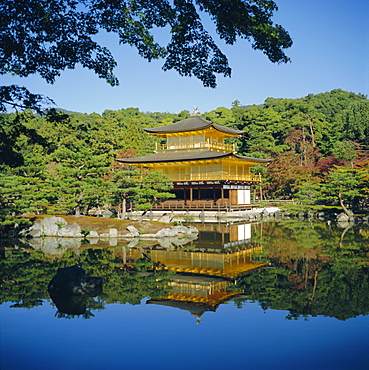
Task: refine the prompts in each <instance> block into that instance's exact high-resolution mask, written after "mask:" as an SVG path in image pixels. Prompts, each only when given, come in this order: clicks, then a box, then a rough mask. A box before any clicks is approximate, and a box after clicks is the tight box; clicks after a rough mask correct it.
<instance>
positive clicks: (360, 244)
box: [0, 221, 369, 320]
mask: <svg viewBox="0 0 369 370" xmlns="http://www.w3.org/2000/svg"><path fill="white" fill-rule="evenodd" d="M368 236H369V232H368V229H364V228H362V227H361V228H358V227H356V226H353V227H352V228H348V229H341V228H338V227H337V226H335V225H331V226H327V225H326V224H325V223H318V222H314V223H306V222H296V221H294V222H291V221H283V222H278V223H277V222H267V223H262V224H257V225H256V224H255V225H253V230H252V240H253V242H255V243H261V245H262V246H263V252H262V253H263V254H262V255H261V256H259V257H258V258H257V259H256V258H255V255H253V262H258V261H259V262H269V263H270V264H271V267H270V268H267V269H259V270H255V271H253V272H251V273H249V274H247V275H245V276H242V277H239V278H237V285H236V286H235V287H233V289H235V290H236V291H238V290H243V291H244V292H245V296H244V298H243V299H241V298H238V299H237V301H236V302H237V304H238V305H240V306H242V304H243V302H244V301H245V300H246V299H247V300H255V301H259V302H260V304H261V306H262V308H263V309H268V308H273V309H283V310H288V311H289V314H288V318H289V319H293V318H298V317H304V316H305V317H306V316H310V315H311V316H315V315H327V316H332V317H336V318H338V319H342V320H345V319H347V318H349V317H355V316H357V315H359V314H368V313H369V302H368V299H367V297H368V296H369V272H368V270H369V267H368V266H369V262H368V261H369V243H368ZM76 264H77V265H81V266H82V267H83V268H84V270H85V272H86V274H87V275H89V276H96V277H101V278H102V279H103V295H101V296H99V297H86V311H85V312H84V313H83V315H84V316H83V317H85V316H86V318H88V317H92V316H93V312H96V311H99V310H102V309H104V307H105V304H107V303H122V304H124V303H130V304H140V302H141V300H142V299H143V298H145V297H151V298H159V297H164V296H166V295H167V294H168V293H169V291H170V287H169V284H168V282H169V281H170V278H171V274H170V273H168V272H167V271H165V270H160V271H157V270H156V268H155V265H154V264H153V262H152V261H150V259H149V258H148V255H146V254H145V253H142V250H141V251H140V250H137V249H128V248H127V249H126V248H123V249H122V248H121V247H117V248H105V249H103V248H101V249H79V250H78V251H72V250H68V251H67V252H65V253H64V255H63V256H62V257H61V256H56V255H53V256H46V255H44V254H43V253H42V252H41V251H34V250H32V249H29V248H28V249H27V247H26V246H22V245H20V246H19V247H18V248H3V249H2V250H0V280H1V290H0V303H3V302H13V304H12V307H24V308H32V307H36V306H38V305H41V304H42V300H45V299H46V300H49V299H50V297H49V295H48V291H47V286H48V284H49V282H50V281H51V279H52V278H53V276H54V275H55V273H56V271H57V269H58V268H60V267H66V266H72V265H76ZM57 315H59V317H68V318H71V317H73V315H72V316H71V315H69V316H66V315H65V314H63V313H59V312H58V313H57Z"/></svg>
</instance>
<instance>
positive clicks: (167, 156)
mask: <svg viewBox="0 0 369 370" xmlns="http://www.w3.org/2000/svg"><path fill="white" fill-rule="evenodd" d="M225 157H234V158H238V159H242V160H245V161H250V162H257V163H268V162H270V161H271V159H261V158H252V157H243V156H240V155H237V154H233V153H231V152H228V153H220V152H212V151H202V152H190V151H189V152H183V153H158V154H150V155H144V156H142V157H135V158H119V159H117V161H118V162H121V163H125V164H144V163H168V162H188V161H199V160H202V161H204V160H211V159H219V158H225Z"/></svg>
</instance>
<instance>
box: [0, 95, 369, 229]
mask: <svg viewBox="0 0 369 370" xmlns="http://www.w3.org/2000/svg"><path fill="white" fill-rule="evenodd" d="M189 116H190V112H189V111H186V110H184V111H182V112H180V113H178V114H171V113H159V112H155V113H147V112H146V113H145V112H140V110H139V109H138V108H127V109H121V110H118V111H112V110H106V111H104V112H103V113H102V114H101V115H100V114H97V113H92V114H82V113H71V112H68V113H66V112H63V111H57V110H54V109H49V110H47V111H45V112H44V114H42V115H39V114H36V113H35V112H32V111H30V110H25V111H22V112H16V113H10V114H5V113H4V114H0V121H1V122H0V170H1V173H0V188H1V193H0V208H1V209H0V225H4V226H5V225H10V224H13V223H14V222H17V223H18V222H20V219H19V218H17V217H18V216H19V215H22V214H24V213H27V212H35V213H71V212H74V213H77V214H78V213H87V212H88V210H89V209H90V208H91V207H101V206H103V205H106V204H109V205H111V206H119V205H121V204H122V202H126V201H127V200H131V201H133V202H135V203H137V204H138V207H139V208H141V209H150V207H151V206H152V204H153V203H154V202H158V201H160V200H161V199H165V198H167V197H169V196H171V195H170V193H169V192H168V191H169V190H170V189H171V185H170V179H168V178H166V177H165V176H164V175H163V174H161V173H152V174H148V175H147V176H145V177H144V178H143V179H140V180H138V177H137V172H136V171H135V170H130V169H129V168H125V167H121V166H119V165H118V163H117V162H116V161H115V158H122V157H132V156H141V155H146V154H150V153H153V151H154V148H155V141H156V140H158V139H157V138H154V137H152V136H150V135H148V134H147V133H145V131H144V130H143V128H145V127H155V126H162V125H167V124H170V123H174V122H176V121H179V120H182V119H185V118H187V117H189ZM201 116H202V117H203V118H205V119H207V120H209V121H212V122H214V123H218V124H220V125H224V126H228V127H231V128H235V129H238V130H243V131H244V132H245V134H244V136H243V137H241V138H237V139H232V141H233V142H236V144H237V147H238V154H241V155H244V156H249V157H259V158H272V159H273V161H272V162H271V164H270V165H268V166H255V167H254V168H253V170H254V171H255V172H256V173H261V174H262V175H263V183H262V187H261V189H262V197H263V198H264V199H297V200H298V201H299V202H300V203H302V204H308V205H311V206H314V205H330V206H339V205H341V206H342V207H344V208H346V210H353V211H354V212H355V211H357V210H362V209H365V208H366V207H367V206H368V196H369V101H368V99H367V97H366V96H364V95H362V94H355V93H352V92H347V91H343V90H340V89H337V90H332V91H330V92H326V93H321V94H316V95H312V94H310V95H308V96H306V97H303V98H299V99H274V98H268V99H266V101H265V102H264V104H262V105H257V106H256V105H253V106H247V107H245V106H242V105H241V103H240V102H239V101H234V102H233V103H232V107H231V108H225V107H218V108H216V109H214V110H212V111H210V112H205V113H203V114H201ZM257 188H258V191H260V188H259V185H258V186H257Z"/></svg>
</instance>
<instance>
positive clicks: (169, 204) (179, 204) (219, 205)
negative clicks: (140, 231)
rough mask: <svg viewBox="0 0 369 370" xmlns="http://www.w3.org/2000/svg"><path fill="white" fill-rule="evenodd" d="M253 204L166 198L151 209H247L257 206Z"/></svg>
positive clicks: (215, 210)
mask: <svg viewBox="0 0 369 370" xmlns="http://www.w3.org/2000/svg"><path fill="white" fill-rule="evenodd" d="M258 207H259V205H255V204H231V203H230V202H227V201H221V202H220V201H217V202H215V201H214V200H193V201H189V200H186V201H185V200H177V201H176V200H166V201H165V202H162V203H160V204H156V205H155V206H154V207H153V210H167V211H191V210H192V211H214V212H220V211H223V212H224V211H226V212H230V211H247V210H251V209H253V208H258Z"/></svg>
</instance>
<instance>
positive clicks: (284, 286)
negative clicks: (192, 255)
mask: <svg viewBox="0 0 369 370" xmlns="http://www.w3.org/2000/svg"><path fill="white" fill-rule="evenodd" d="M367 233H368V230H365V229H362V228H358V227H350V228H345V229H340V228H338V227H333V226H332V227H328V226H327V225H326V224H324V223H311V224H308V223H299V222H291V221H288V222H281V223H266V224H264V225H263V230H262V236H260V234H261V233H260V234H259V237H260V239H261V240H262V243H263V257H261V259H267V260H268V261H270V262H271V263H272V266H273V267H271V268H268V269H262V270H258V271H254V272H251V273H250V274H248V275H246V276H243V277H241V278H239V279H238V281H237V287H238V288H240V289H242V290H244V291H245V294H246V296H247V299H249V300H255V301H259V302H260V305H261V307H262V308H263V309H265V310H266V309H268V308H273V309H281V310H288V311H289V314H288V316H287V318H288V319H294V318H298V317H306V316H310V315H311V316H317V315H326V316H331V317H336V318H338V319H340V320H345V319H347V318H350V317H355V316H357V315H360V314H368V313H369V301H368V299H367V297H368V294H369V267H368V266H369V258H368V257H369V255H368V251H369V250H368V247H369V243H368V239H367ZM238 304H239V305H242V300H238Z"/></svg>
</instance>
